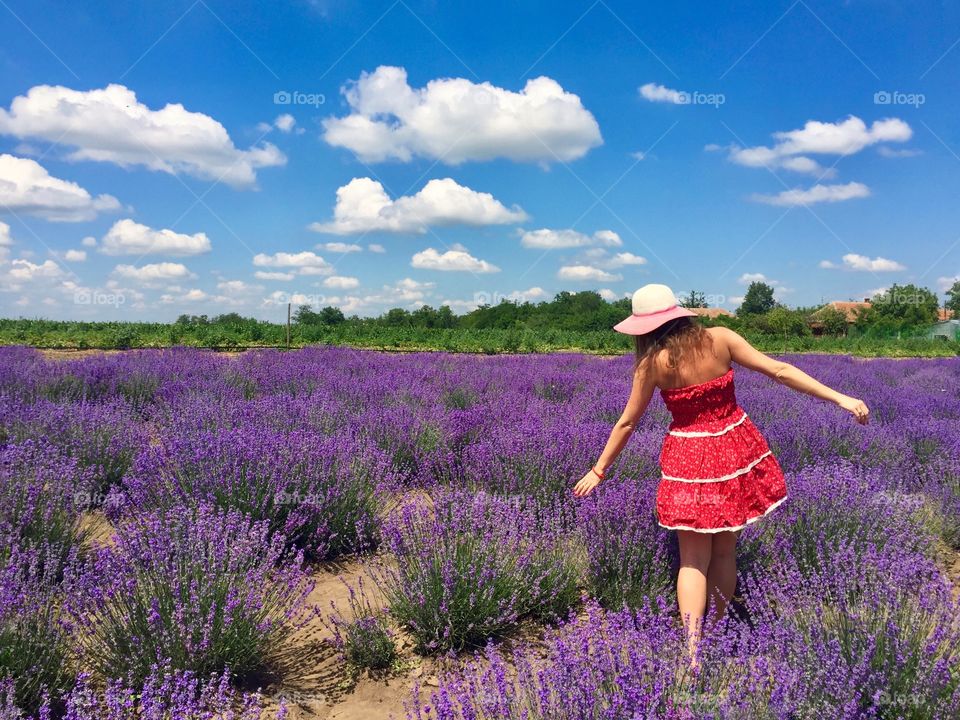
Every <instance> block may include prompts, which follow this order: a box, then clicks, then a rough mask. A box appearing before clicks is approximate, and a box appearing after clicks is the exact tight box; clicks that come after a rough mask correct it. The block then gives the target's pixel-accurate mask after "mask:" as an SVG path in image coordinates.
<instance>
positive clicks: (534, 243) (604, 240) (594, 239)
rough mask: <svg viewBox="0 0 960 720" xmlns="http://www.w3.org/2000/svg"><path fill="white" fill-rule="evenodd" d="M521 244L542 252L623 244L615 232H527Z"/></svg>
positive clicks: (541, 230)
mask: <svg viewBox="0 0 960 720" xmlns="http://www.w3.org/2000/svg"><path fill="white" fill-rule="evenodd" d="M520 244H521V245H523V247H527V248H538V249H542V250H548V249H551V250H556V249H563V248H576V247H588V246H590V245H606V246H611V247H614V246H616V247H619V246H620V245H622V244H623V241H622V240H621V239H620V236H619V235H617V234H616V233H615V232H614V231H613V230H597V231H596V232H595V233H593V235H586V234H584V233H582V232H578V231H576V230H551V229H549V228H541V229H540V230H527V231H525V232H523V234H522V235H521V237H520Z"/></svg>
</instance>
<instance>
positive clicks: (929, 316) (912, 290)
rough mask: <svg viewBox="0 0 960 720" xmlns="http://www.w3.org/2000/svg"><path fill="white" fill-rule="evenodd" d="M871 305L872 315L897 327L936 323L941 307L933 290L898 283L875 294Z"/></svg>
mask: <svg viewBox="0 0 960 720" xmlns="http://www.w3.org/2000/svg"><path fill="white" fill-rule="evenodd" d="M870 305H871V307H870V313H869V314H870V315H873V316H875V317H876V318H877V319H878V320H880V321H885V323H888V324H890V325H891V326H893V327H896V328H897V329H903V328H908V327H921V326H924V325H930V324H932V323H935V322H936V321H937V309H938V308H939V307H940V303H939V301H938V300H937V296H936V295H935V294H934V293H933V292H932V291H931V290H929V289H927V288H925V287H918V286H916V285H897V284H896V283H894V284H893V285H891V286H890V289H889V290H887V291H886V292H882V293H878V294H877V295H874V296H873V298H872V299H871V302H870Z"/></svg>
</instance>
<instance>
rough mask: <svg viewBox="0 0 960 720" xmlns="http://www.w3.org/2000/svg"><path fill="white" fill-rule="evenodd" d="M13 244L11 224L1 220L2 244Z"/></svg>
mask: <svg viewBox="0 0 960 720" xmlns="http://www.w3.org/2000/svg"><path fill="white" fill-rule="evenodd" d="M10 245H13V236H12V235H11V234H10V226H9V225H7V224H6V223H5V222H3V221H2V220H0V246H7V247H8V246H10Z"/></svg>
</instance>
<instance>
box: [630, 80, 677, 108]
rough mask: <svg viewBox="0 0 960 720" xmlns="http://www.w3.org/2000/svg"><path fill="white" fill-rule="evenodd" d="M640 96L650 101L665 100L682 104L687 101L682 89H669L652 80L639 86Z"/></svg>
mask: <svg viewBox="0 0 960 720" xmlns="http://www.w3.org/2000/svg"><path fill="white" fill-rule="evenodd" d="M640 97H642V98H643V99H644V100H650V101H651V102H666V103H673V104H674V105H683V104H684V103H686V102H687V93H685V92H683V91H682V90H671V89H670V88H668V87H664V86H663V85H658V84H657V83H652V82H651V83H647V84H646V85H641V86H640Z"/></svg>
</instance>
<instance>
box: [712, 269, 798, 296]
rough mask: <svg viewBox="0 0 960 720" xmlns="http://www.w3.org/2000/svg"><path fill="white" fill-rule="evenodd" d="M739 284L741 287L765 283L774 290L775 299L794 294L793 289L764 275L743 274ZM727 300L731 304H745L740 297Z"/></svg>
mask: <svg viewBox="0 0 960 720" xmlns="http://www.w3.org/2000/svg"><path fill="white" fill-rule="evenodd" d="M737 282H738V283H740V284H741V285H749V284H750V283H753V282H761V283H764V284H765V285H769V286H770V287H772V288H773V295H774V297H777V298H780V297H782V296H783V295H786V294H788V293H792V292H793V288H789V287H787V286H786V285H784V284H783V283H782V282H780V281H779V280H774V279H773V278H768V277H767V276H766V275H764V274H763V273H743V274H742V275H741V276H740V277H738V278H737ZM727 300H728V301H730V302H737V303H740V302H743V298H742V297H739V296H738V297H736V298H733V297H731V298H727Z"/></svg>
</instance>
